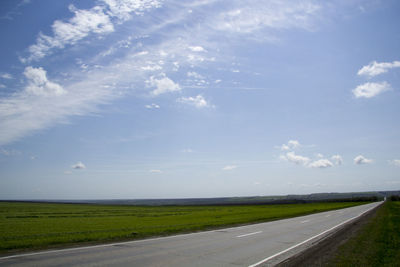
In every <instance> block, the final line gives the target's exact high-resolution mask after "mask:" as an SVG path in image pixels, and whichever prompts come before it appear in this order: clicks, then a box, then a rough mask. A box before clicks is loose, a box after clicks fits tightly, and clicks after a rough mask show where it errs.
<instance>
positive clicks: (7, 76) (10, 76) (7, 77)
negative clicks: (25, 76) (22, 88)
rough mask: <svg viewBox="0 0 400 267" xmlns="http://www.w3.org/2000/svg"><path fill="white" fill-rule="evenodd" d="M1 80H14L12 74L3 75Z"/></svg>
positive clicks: (0, 75) (0, 76)
mask: <svg viewBox="0 0 400 267" xmlns="http://www.w3.org/2000/svg"><path fill="white" fill-rule="evenodd" d="M0 78H2V79H6V80H10V79H12V78H13V76H12V75H11V74H10V73H1V74H0Z"/></svg>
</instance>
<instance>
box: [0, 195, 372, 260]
mask: <svg viewBox="0 0 400 267" xmlns="http://www.w3.org/2000/svg"><path fill="white" fill-rule="evenodd" d="M360 204H364V203H362V202H341V203H309V204H286V205H256V206H250V205H242V206H157V207H148V206H113V205H85V204H50V203H15V202H14V203H12V202H0V253H6V252H16V251H17V250H27V249H29V250H32V249H43V248H49V247H54V246H59V245H72V244H76V243H82V242H86V243H87V242H89V243H91V242H100V241H101V242H104V241H106V242H107V241H117V240H118V241H122V240H132V239H140V238H145V237H150V236H163V235H169V234H175V233H185V232H193V231H200V230H206V229H212V228H220V227H225V226H233V225H240V224H246V223H255V222H266V221H272V220H278V219H283V218H289V217H295V216H301V215H305V214H311V213H316V212H322V211H328V210H333V209H340V208H346V207H351V206H355V205H360Z"/></svg>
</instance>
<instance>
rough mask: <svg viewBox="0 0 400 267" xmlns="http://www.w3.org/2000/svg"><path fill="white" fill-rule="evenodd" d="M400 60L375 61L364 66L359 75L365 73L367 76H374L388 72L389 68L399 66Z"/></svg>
mask: <svg viewBox="0 0 400 267" xmlns="http://www.w3.org/2000/svg"><path fill="white" fill-rule="evenodd" d="M399 67H400V61H393V62H380V63H378V62H376V61H373V62H371V63H369V64H368V65H366V66H363V67H362V68H361V69H360V70H359V71H358V72H357V74H358V75H360V76H361V75H364V76H367V77H374V76H377V75H379V74H382V73H385V72H387V71H388V70H389V69H393V68H399Z"/></svg>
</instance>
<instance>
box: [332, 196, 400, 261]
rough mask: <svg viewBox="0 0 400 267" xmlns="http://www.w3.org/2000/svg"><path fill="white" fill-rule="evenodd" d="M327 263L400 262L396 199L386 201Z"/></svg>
mask: <svg viewBox="0 0 400 267" xmlns="http://www.w3.org/2000/svg"><path fill="white" fill-rule="evenodd" d="M328 265H329V266H400V202H398V201H397V202H392V201H387V202H385V203H384V205H382V206H381V208H380V209H379V210H378V212H377V215H376V216H375V217H374V218H372V219H371V221H370V222H369V223H368V224H367V225H365V226H364V227H363V228H362V229H361V230H360V232H359V233H358V234H357V235H356V236H354V237H353V238H351V239H350V240H348V241H347V242H346V243H345V244H343V245H342V246H340V247H339V249H338V252H337V254H336V256H335V257H334V258H333V260H332V261H331V262H330V263H329V264H328Z"/></svg>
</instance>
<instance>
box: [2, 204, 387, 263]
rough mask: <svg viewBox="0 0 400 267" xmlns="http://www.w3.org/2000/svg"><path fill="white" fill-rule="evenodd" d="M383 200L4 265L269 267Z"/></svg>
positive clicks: (32, 256) (25, 257) (24, 257)
mask: <svg viewBox="0 0 400 267" xmlns="http://www.w3.org/2000/svg"><path fill="white" fill-rule="evenodd" d="M381 203H382V202H376V203H370V204H367V205H362V206H357V207H351V208H347V209H342V210H335V211H328V212H322V213H317V214H312V215H307V216H301V217H296V218H291V219H285V220H279V221H273V222H267V223H259V224H253V225H246V226H241V227H234V228H227V229H219V230H214V231H207V232H198V233H192V234H183V235H176V236H169V237H161V238H153V239H145V240H137V241H130V242H121V243H114V244H104V245H97V246H90V247H79V248H70V249H62V250H52V251H43V252H36V253H27V254H20V255H14V256H8V257H2V258H0V266H270V265H274V264H277V263H279V262H281V261H283V260H285V259H287V258H288V257H290V256H293V255H294V254H296V253H298V252H300V251H302V250H304V249H306V248H308V247H309V246H311V245H312V243H314V242H316V241H318V240H320V239H321V238H323V237H324V236H326V235H327V234H329V233H331V232H332V231H335V230H336V229H339V228H340V227H341V226H343V225H345V224H346V223H348V222H350V221H352V220H354V219H356V218H357V217H359V216H360V215H361V214H363V213H365V212H367V211H369V210H371V209H373V208H374V207H376V206H378V205H380V204H381Z"/></svg>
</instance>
